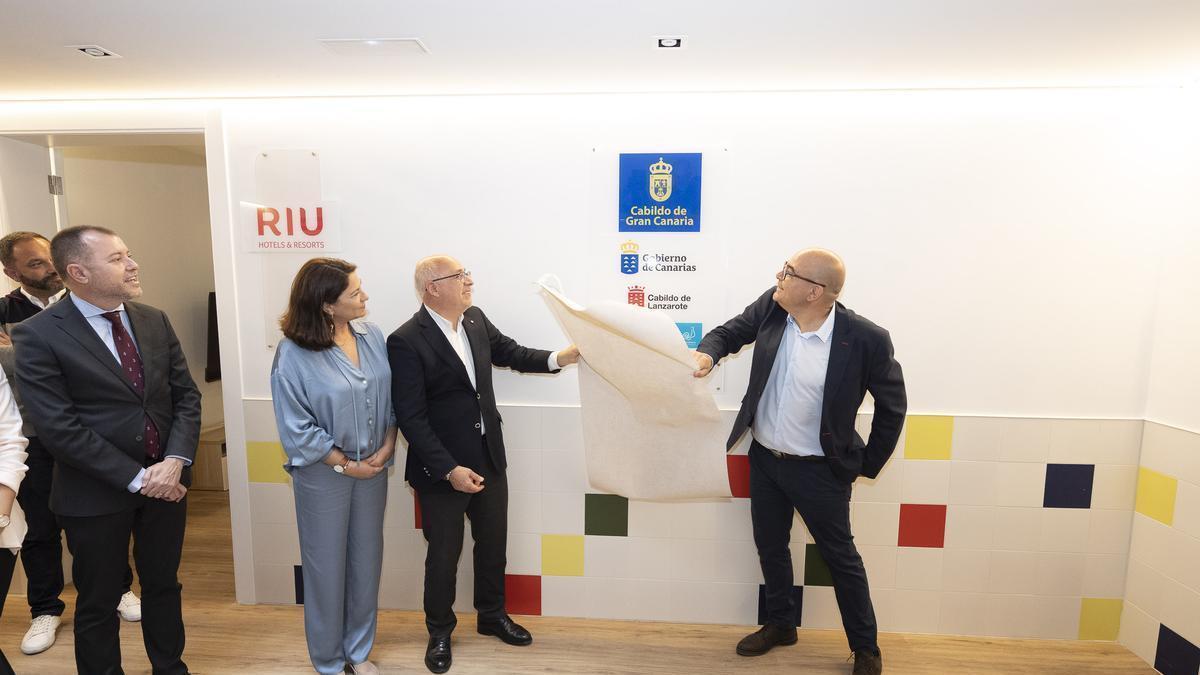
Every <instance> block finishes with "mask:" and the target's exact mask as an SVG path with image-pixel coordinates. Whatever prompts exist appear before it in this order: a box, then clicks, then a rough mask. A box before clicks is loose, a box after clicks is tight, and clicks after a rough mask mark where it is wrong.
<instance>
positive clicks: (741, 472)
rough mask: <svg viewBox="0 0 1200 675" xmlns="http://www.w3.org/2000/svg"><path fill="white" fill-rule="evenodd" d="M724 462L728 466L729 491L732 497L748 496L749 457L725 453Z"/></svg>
mask: <svg viewBox="0 0 1200 675" xmlns="http://www.w3.org/2000/svg"><path fill="white" fill-rule="evenodd" d="M725 462H726V463H727V464H728V466H729V491H730V492H732V493H733V496H734V497H749V496H750V457H749V456H747V455H726V456H725Z"/></svg>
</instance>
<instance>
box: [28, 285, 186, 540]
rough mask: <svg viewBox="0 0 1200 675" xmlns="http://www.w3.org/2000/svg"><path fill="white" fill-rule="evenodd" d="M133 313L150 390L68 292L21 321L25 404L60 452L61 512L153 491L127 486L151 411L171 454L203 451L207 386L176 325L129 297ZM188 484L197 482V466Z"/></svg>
mask: <svg viewBox="0 0 1200 675" xmlns="http://www.w3.org/2000/svg"><path fill="white" fill-rule="evenodd" d="M125 311H127V312H128V313H129V322H130V324H131V325H132V326H133V337H134V340H135V341H136V342H137V346H138V351H139V352H140V353H141V357H142V364H143V369H144V372H145V380H146V388H145V394H144V395H138V394H137V392H135V391H134V389H133V385H132V384H130V382H129V379H128V378H127V377H126V376H125V374H124V373H123V371H122V370H121V364H120V362H119V361H117V358H116V357H115V356H113V354H112V352H110V351H108V348H107V347H105V346H104V342H103V341H101V340H100V337H99V336H98V335H96V331H95V330H93V329H92V327H91V325H89V324H88V322H87V320H86V319H84V318H83V315H82V314H80V312H79V309H78V308H77V307H75V303H74V302H73V301H72V300H71V298H70V297H69V296H68V297H64V298H63V299H62V300H60V301H58V302H56V303H55V304H54V305H52V306H51V307H49V308H48V309H46V310H44V311H42V312H40V313H38V314H37V315H36V316H34V317H32V318H30V319H27V320H25V321H22V322H21V323H19V324H17V325H15V326H13V329H12V337H13V344H14V345H15V346H16V356H17V359H16V360H17V367H16V370H17V379H18V380H19V386H20V388H21V395H22V397H23V398H24V400H25V409H26V410H27V411H28V413H29V416H30V418H31V419H32V420H33V423H34V426H36V427H37V430H38V436H39V437H40V438H41V439H42V443H43V444H44V445H45V446H46V449H47V450H49V451H50V454H51V455H53V456H54V458H55V459H56V460H57V461H56V462H55V464H54V480H53V487H52V488H51V491H50V509H51V510H52V511H54V512H55V513H57V514H59V515H62V516H101V515H106V514H111V513H118V512H120V511H124V510H127V509H132V508H135V507H136V506H138V504H140V503H141V501H140V500H143V499H145V497H143V496H142V495H140V494H136V493H130V492H129V490H128V489H127V486H128V485H129V483H130V482H131V481H132V480H133V479H134V477H135V476H137V473H138V471H139V470H141V468H142V465H143V462H144V459H145V455H146V450H145V445H144V443H143V441H142V435H143V433H144V432H145V416H146V415H149V416H150V419H151V420H153V421H154V424H155V426H157V427H158V431H159V435H160V436H161V438H162V447H163V456H164V457H165V456H168V455H176V456H179V457H184V458H187V459H188V460H191V459H193V458H194V457H195V456H196V446H197V444H198V442H199V439H200V391H199V390H198V389H197V388H196V383H195V382H193V381H192V376H191V374H190V373H188V367H187V361H186V360H185V359H184V356H183V350H182V349H181V348H180V346H179V340H178V339H177V338H176V337H175V331H174V330H173V329H172V328H171V323H170V322H169V321H168V320H167V315H166V314H163V313H162V312H161V311H159V310H157V309H155V308H153V307H150V306H148V305H142V304H138V303H135V302H126V303H125ZM183 483H184V485H190V484H191V470H190V469H188V468H185V469H184V470H183Z"/></svg>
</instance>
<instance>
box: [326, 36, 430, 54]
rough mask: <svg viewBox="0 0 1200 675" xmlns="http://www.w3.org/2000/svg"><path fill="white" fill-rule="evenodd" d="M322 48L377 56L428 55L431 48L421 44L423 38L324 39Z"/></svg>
mask: <svg viewBox="0 0 1200 675" xmlns="http://www.w3.org/2000/svg"><path fill="white" fill-rule="evenodd" d="M317 42H320V43H321V46H322V47H324V48H326V49H328V50H329V51H331V52H335V53H337V54H364V53H370V54H377V53H382V52H394V53H398V54H428V53H429V48H428V47H426V46H425V43H424V42H421V38H415V37H399V38H323V39H320V40H317Z"/></svg>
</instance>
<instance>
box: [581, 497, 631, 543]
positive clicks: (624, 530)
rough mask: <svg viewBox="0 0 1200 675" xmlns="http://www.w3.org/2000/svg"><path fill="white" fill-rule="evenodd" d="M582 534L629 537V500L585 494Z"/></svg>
mask: <svg viewBox="0 0 1200 675" xmlns="http://www.w3.org/2000/svg"><path fill="white" fill-rule="evenodd" d="M583 533H584V534H592V535H598V536H603V537H627V536H629V500H628V499H626V498H624V497H622V496H620V495H602V494H585V495H584V496H583Z"/></svg>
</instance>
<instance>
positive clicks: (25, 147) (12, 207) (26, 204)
mask: <svg viewBox="0 0 1200 675" xmlns="http://www.w3.org/2000/svg"><path fill="white" fill-rule="evenodd" d="M49 174H50V151H49V150H47V149H46V148H45V147H43V146H40V145H35V144H33V143H25V142H23V141H17V140H13V139H11V138H2V137H0V236H2V235H3V234H8V233H9V232H16V231H18V230H29V231H31V232H38V233H40V234H44V235H45V236H47V237H53V236H54V232H55V231H56V228H55V219H54V197H53V196H51V194H50V188H49V185H48V184H47V182H46V176H48V175H49Z"/></svg>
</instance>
